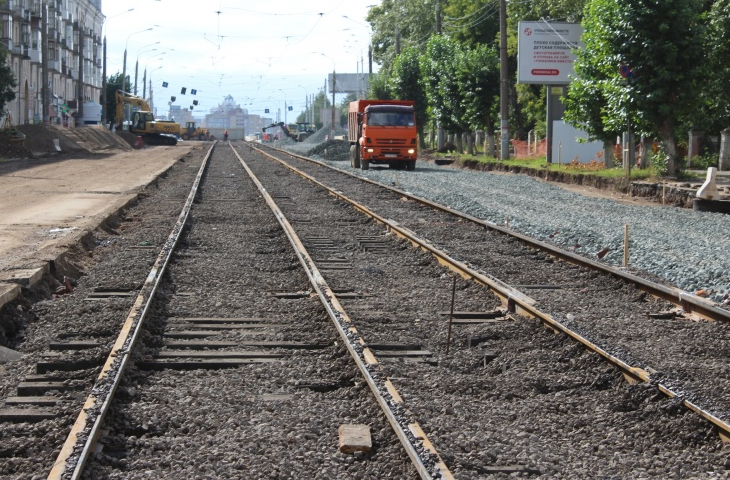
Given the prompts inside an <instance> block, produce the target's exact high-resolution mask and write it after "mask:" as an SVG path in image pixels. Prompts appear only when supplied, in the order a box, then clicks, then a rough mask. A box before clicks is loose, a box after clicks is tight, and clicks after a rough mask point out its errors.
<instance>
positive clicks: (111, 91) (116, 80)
mask: <svg viewBox="0 0 730 480" xmlns="http://www.w3.org/2000/svg"><path fill="white" fill-rule="evenodd" d="M127 85H129V75H127ZM121 89H122V72H117V73H115V74H114V75H111V76H110V77H109V78H108V79H107V81H106V99H102V102H106V103H105V106H106V118H107V121H110V120H114V121H115V123H116V115H117V99H116V96H115V95H116V93H117V90H121ZM102 94H103V92H102ZM99 103H101V102H99Z"/></svg>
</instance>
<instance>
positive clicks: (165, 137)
mask: <svg viewBox="0 0 730 480" xmlns="http://www.w3.org/2000/svg"><path fill="white" fill-rule="evenodd" d="M115 96H116V100H117V130H121V129H122V128H123V125H124V104H125V103H128V104H130V105H134V106H136V107H138V110H137V111H135V112H134V113H133V114H132V121H131V122H130V124H129V131H130V133H133V134H135V135H139V136H140V137H142V140H144V142H145V143H146V144H148V145H177V137H179V136H180V124H179V123H176V122H174V121H172V120H155V116H154V115H153V114H152V110H151V109H150V106H149V105H148V104H147V102H146V101H145V99H144V98H140V97H137V96H134V95H132V94H131V93H127V92H123V91H121V90H117V92H116V94H115Z"/></svg>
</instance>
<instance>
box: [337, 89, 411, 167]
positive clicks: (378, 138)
mask: <svg viewBox="0 0 730 480" xmlns="http://www.w3.org/2000/svg"><path fill="white" fill-rule="evenodd" d="M416 136H417V132H416V115H415V111H414V102H412V101H410V100H357V101H354V102H350V107H349V110H348V115H347V137H348V141H349V142H350V164H351V165H352V168H361V169H363V170H367V169H369V168H370V164H387V165H388V166H389V167H391V168H395V167H401V168H406V169H407V170H415V168H416V159H417V158H418V149H417V146H416Z"/></svg>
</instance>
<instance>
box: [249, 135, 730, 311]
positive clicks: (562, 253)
mask: <svg viewBox="0 0 730 480" xmlns="http://www.w3.org/2000/svg"><path fill="white" fill-rule="evenodd" d="M254 148H256V147H254ZM266 148H270V149H272V150H275V151H277V152H279V153H281V154H284V155H288V156H290V157H292V158H296V159H299V160H302V161H305V162H310V163H313V164H316V165H319V166H322V167H325V168H328V169H330V170H333V171H336V172H338V173H341V174H344V175H349V176H351V177H353V178H357V179H359V180H360V181H363V182H366V183H369V184H371V185H375V186H378V187H381V188H385V189H387V190H390V191H392V192H394V193H396V194H398V195H400V196H403V197H405V198H408V199H409V200H413V201H415V202H418V203H421V204H423V205H428V206H429V207H431V208H434V209H436V210H439V211H442V212H445V213H449V214H451V215H456V216H458V217H460V218H462V219H464V220H468V221H470V222H472V223H475V224H478V225H481V226H483V227H484V228H486V229H489V230H494V231H496V232H499V233H503V234H505V235H509V236H511V237H513V238H515V239H517V240H520V241H521V242H523V243H525V244H526V245H528V246H530V247H532V248H535V249H538V250H541V251H543V252H545V253H547V254H549V255H552V256H553V257H556V258H559V259H561V260H564V261H566V262H569V263H571V264H573V265H579V266H582V267H587V268H590V269H594V270H599V271H602V272H604V273H606V274H609V275H612V276H614V277H617V278H619V279H621V280H624V281H626V282H628V283H631V284H634V285H636V286H637V287H638V288H640V289H641V290H643V291H645V292H647V293H649V294H650V295H653V296H655V297H657V298H661V299H663V300H666V301H668V302H670V303H672V304H674V305H676V306H678V307H681V308H682V309H683V310H684V311H685V312H687V313H694V314H696V315H698V316H700V317H702V318H705V319H707V320H722V321H729V322H730V311H728V310H725V309H723V308H720V307H718V306H717V304H716V303H714V302H712V301H711V300H707V299H705V298H702V297H698V296H697V295H694V294H693V293H691V292H687V291H684V290H681V289H679V288H676V287H668V286H665V285H661V284H658V283H655V282H652V281H650V280H647V279H644V278H641V277H639V276H637V275H634V274H632V273H629V272H627V271H624V270H621V269H620V268H617V267H613V266H611V265H606V264H603V263H600V262H598V261H596V260H593V259H591V258H588V257H585V256H583V255H578V254H576V253H573V252H569V251H567V250H564V249H562V248H560V247H557V246H555V245H551V244H549V243H546V242H543V241H541V240H537V239H535V238H531V237H528V236H527V235H523V234H521V233H519V232H515V231H514V230H510V229H509V228H505V227H502V226H500V225H497V224H496V223H494V222H490V221H487V220H483V219H481V218H477V217H474V216H472V215H469V214H467V213H464V212H460V211H458V210H454V209H452V208H450V207H447V206H445V205H440V204H438V203H435V202H433V201H431V200H428V199H425V198H422V197H419V196H417V195H413V194H412V193H409V192H406V191H403V190H399V189H397V188H395V187H392V186H389V185H385V184H382V183H378V182H376V181H375V180H371V179H369V178H364V177H361V176H359V175H355V174H352V173H350V172H347V171H344V170H340V169H338V168H335V167H332V166H330V165H327V164H326V163H324V162H321V161H319V160H315V159H313V158H309V157H305V156H302V155H297V154H294V153H291V152H287V151H286V150H280V149H278V148H274V147H269V146H267V147H266ZM259 151H262V150H259ZM262 152H263V151H262Z"/></svg>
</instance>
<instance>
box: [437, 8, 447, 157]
mask: <svg viewBox="0 0 730 480" xmlns="http://www.w3.org/2000/svg"><path fill="white" fill-rule="evenodd" d="M436 34H437V35H441V3H440V2H439V1H438V0H436ZM444 140H445V139H444V127H443V125H441V121H439V122H438V125H437V129H436V149H437V150H438V151H439V152H441V151H443V149H444V143H445V142H444Z"/></svg>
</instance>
